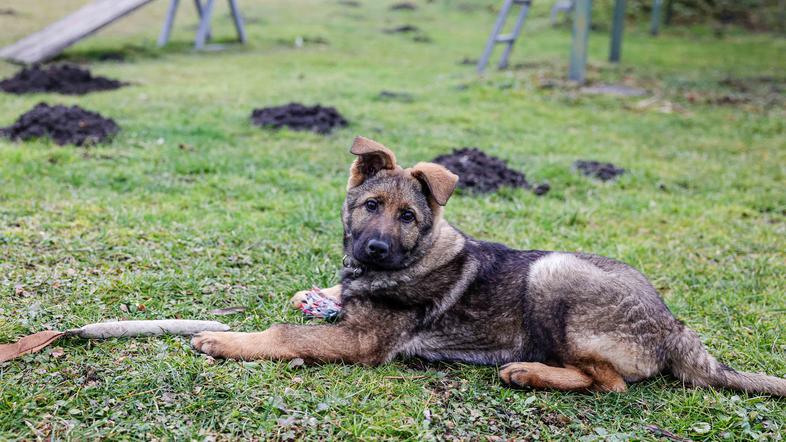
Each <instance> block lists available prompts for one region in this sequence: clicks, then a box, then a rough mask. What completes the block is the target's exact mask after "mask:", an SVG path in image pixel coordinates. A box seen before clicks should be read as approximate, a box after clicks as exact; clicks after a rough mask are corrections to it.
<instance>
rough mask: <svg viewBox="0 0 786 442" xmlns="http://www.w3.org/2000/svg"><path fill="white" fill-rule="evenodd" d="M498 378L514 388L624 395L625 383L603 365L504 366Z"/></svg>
mask: <svg viewBox="0 0 786 442" xmlns="http://www.w3.org/2000/svg"><path fill="white" fill-rule="evenodd" d="M499 376H500V377H501V378H502V380H503V381H504V382H505V383H506V384H510V385H515V386H517V387H533V388H554V389H557V390H563V391H576V390H595V391H604V392H608V391H615V392H618V393H621V392H624V391H625V390H626V389H627V386H626V385H625V380H624V379H622V376H620V374H619V373H617V371H616V370H615V369H614V367H612V366H611V364H609V363H606V362H591V363H584V364H582V365H581V366H580V368H579V367H574V366H572V365H568V366H565V367H552V366H549V365H545V364H541V363H539V362H513V363H510V364H506V365H503V366H502V368H501V369H500V371H499Z"/></svg>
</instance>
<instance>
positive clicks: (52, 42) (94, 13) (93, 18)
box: [0, 0, 153, 64]
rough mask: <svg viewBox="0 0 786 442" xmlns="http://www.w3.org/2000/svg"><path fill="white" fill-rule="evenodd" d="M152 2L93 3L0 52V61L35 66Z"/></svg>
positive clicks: (102, 0)
mask: <svg viewBox="0 0 786 442" xmlns="http://www.w3.org/2000/svg"><path fill="white" fill-rule="evenodd" d="M152 1H153V0H96V1H95V2H93V3H90V4H88V5H86V6H84V7H82V8H81V9H79V10H77V11H76V12H74V13H72V14H71V15H68V16H66V17H64V18H62V19H60V20H58V21H56V22H54V23H52V24H51V25H49V26H47V27H46V28H44V29H42V30H41V31H39V32H36V33H35V34H31V35H28V36H27V37H25V38H23V39H21V40H19V41H17V42H16V43H14V44H12V45H10V46H6V47H4V48H2V49H0V58H5V59H7V60H10V61H14V62H17V63H25V64H31V63H38V62H41V61H44V60H47V59H50V58H52V57H54V56H55V55H57V54H59V53H60V52H62V51H63V50H64V49H65V48H67V47H68V46H71V45H72V44H74V43H76V42H78V41H79V40H81V39H83V38H85V37H87V36H89V35H91V34H93V33H94V32H96V31H97V30H99V29H101V28H103V27H104V26H106V25H108V24H110V23H112V22H114V21H115V20H117V19H119V18H122V17H124V16H126V15H128V14H130V13H131V12H133V11H135V10H136V9H138V8H141V7H142V6H144V5H146V4H148V3H150V2H152Z"/></svg>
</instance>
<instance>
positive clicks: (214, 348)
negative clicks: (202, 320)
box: [191, 332, 240, 359]
mask: <svg viewBox="0 0 786 442" xmlns="http://www.w3.org/2000/svg"><path fill="white" fill-rule="evenodd" d="M233 335H234V333H228V332H202V333H198V334H196V335H194V337H193V338H191V346H192V347H193V348H194V349H195V350H197V351H200V352H202V353H204V354H206V355H210V356H213V357H215V358H230V359H239V358H240V346H239V345H238V344H237V342H236V340H235V339H234V336H233Z"/></svg>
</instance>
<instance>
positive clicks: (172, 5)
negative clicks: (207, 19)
mask: <svg viewBox="0 0 786 442" xmlns="http://www.w3.org/2000/svg"><path fill="white" fill-rule="evenodd" d="M196 1H199V0H196ZM179 2H180V0H170V2H169V9H167V12H166V19H164V27H163V28H161V34H159V36H158V46H165V45H166V44H167V43H169V36H170V35H171V33H172V25H173V24H174V23H175V13H176V12H177V5H178V3H179Z"/></svg>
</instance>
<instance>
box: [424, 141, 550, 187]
mask: <svg viewBox="0 0 786 442" xmlns="http://www.w3.org/2000/svg"><path fill="white" fill-rule="evenodd" d="M431 161H432V162H434V163H437V164H441V165H443V166H445V167H447V168H448V169H449V170H450V171H451V172H453V173H455V174H456V175H458V176H459V182H458V187H459V188H461V189H466V190H468V191H470V192H476V193H486V192H494V191H496V190H497V189H499V188H500V187H502V186H509V187H522V188H524V189H531V190H532V191H533V192H534V193H535V194H536V195H544V194H545V193H547V192H548V191H549V189H550V187H549V185H548V184H546V183H543V184H540V185H538V186H535V187H533V186H532V184H530V183H529V182H528V181H527V178H526V177H525V176H524V174H523V173H521V172H518V171H515V170H513V169H510V168H508V166H507V164H506V163H505V161H504V160H501V159H499V158H496V157H493V156H490V155H486V154H485V153H484V152H483V151H482V150H480V149H478V148H476V147H465V148H462V149H454V150H453V153H451V154H446V155H440V156H438V157H436V158H434V159H433V160H431Z"/></svg>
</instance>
